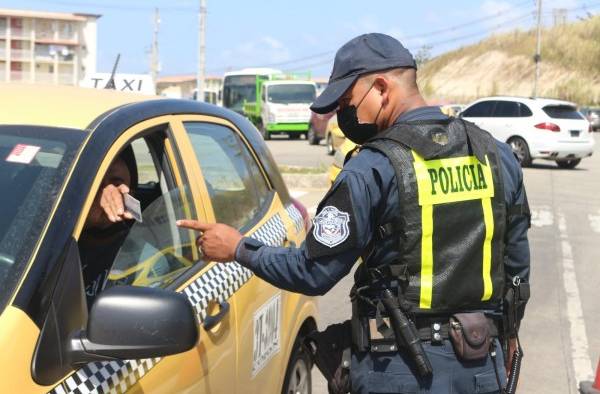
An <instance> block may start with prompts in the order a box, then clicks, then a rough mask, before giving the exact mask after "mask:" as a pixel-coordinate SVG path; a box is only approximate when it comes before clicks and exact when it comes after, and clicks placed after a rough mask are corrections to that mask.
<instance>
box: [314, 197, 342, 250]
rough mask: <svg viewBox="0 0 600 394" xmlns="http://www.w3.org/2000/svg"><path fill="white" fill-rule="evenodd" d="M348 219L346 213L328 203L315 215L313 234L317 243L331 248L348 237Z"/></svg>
mask: <svg viewBox="0 0 600 394" xmlns="http://www.w3.org/2000/svg"><path fill="white" fill-rule="evenodd" d="M349 221H350V215H349V214H348V213H346V212H342V211H340V210H339V209H337V208H336V207H334V206H331V205H328V206H326V207H324V208H323V209H322V210H321V212H319V214H318V215H317V216H315V218H314V220H313V224H314V228H313V235H314V237H315V239H316V240H317V241H318V242H319V243H321V244H323V245H325V246H327V247H330V248H333V247H335V246H337V245H339V244H341V243H342V242H344V241H345V240H346V239H348V236H349V235H350V230H349V228H348V222H349Z"/></svg>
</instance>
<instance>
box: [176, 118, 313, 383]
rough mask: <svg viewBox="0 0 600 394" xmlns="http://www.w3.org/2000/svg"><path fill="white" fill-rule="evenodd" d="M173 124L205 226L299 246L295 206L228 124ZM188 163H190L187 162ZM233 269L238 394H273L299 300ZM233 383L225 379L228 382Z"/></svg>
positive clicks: (215, 120) (192, 121) (187, 120)
mask: <svg viewBox="0 0 600 394" xmlns="http://www.w3.org/2000/svg"><path fill="white" fill-rule="evenodd" d="M179 120H180V121H181V122H180V123H179V124H178V125H175V126H174V128H175V129H179V130H181V131H182V133H185V134H186V136H187V141H188V143H189V144H190V149H191V150H192V151H193V152H194V153H195V154H193V155H189V156H186V157H187V158H188V159H189V160H190V164H191V165H192V166H194V167H195V168H196V170H195V171H196V173H197V176H195V177H194V178H196V179H198V180H202V182H204V187H203V186H202V185H199V188H200V189H201V190H203V197H204V198H203V201H202V205H203V206H204V207H205V209H206V210H207V211H208V210H210V211H211V212H212V213H207V217H210V218H211V219H210V220H209V221H210V222H215V221H216V222H218V223H225V224H229V225H231V226H233V227H235V228H237V229H239V230H240V232H242V233H243V234H246V235H250V236H252V237H253V238H255V239H258V240H260V241H262V242H263V243H265V244H267V245H271V246H290V245H294V244H298V243H299V242H301V240H302V239H303V236H304V227H303V221H302V217H301V215H300V213H299V212H298V211H297V210H296V208H295V207H293V205H290V206H287V207H286V206H284V205H283V204H282V201H281V199H280V196H279V194H278V193H277V191H276V190H275V189H274V187H273V185H271V183H270V181H269V177H268V175H267V174H266V173H265V171H264V169H263V168H262V166H261V165H260V161H259V160H258V158H257V157H256V153H255V152H254V150H253V149H252V146H251V145H250V143H249V142H248V141H247V139H246V138H245V137H244V135H243V133H241V132H240V130H239V129H238V128H237V127H236V126H235V125H234V124H232V123H230V122H228V121H226V120H223V119H220V118H215V117H209V116H201V115H186V116H180V117H179ZM192 162H193V163H192ZM223 265H225V266H227V267H229V268H228V269H230V270H231V271H232V272H234V276H233V278H232V279H233V280H235V281H236V287H235V295H234V298H235V302H236V305H237V307H238V308H237V311H236V321H237V352H238V358H237V378H236V379H232V381H235V382H236V384H237V391H238V392H257V393H258V392H262V393H277V392H280V391H281V387H282V383H283V378H284V373H285V369H286V366H287V363H288V358H289V354H290V350H291V347H292V345H293V341H294V339H295V335H296V332H297V330H298V329H299V325H300V324H301V323H302V322H298V320H299V319H298V315H300V313H299V312H300V311H299V310H295V309H290V308H288V307H287V306H288V305H294V306H297V307H299V306H300V305H302V303H301V302H299V300H300V298H301V297H302V296H301V295H298V294H292V293H289V292H285V291H282V290H279V289H277V288H275V287H273V286H271V285H270V284H268V283H267V282H265V281H263V280H261V279H259V278H258V277H256V276H254V275H253V274H252V272H251V271H249V270H248V269H246V268H243V267H241V266H240V265H239V264H237V263H226V264H223ZM230 379H231V377H230Z"/></svg>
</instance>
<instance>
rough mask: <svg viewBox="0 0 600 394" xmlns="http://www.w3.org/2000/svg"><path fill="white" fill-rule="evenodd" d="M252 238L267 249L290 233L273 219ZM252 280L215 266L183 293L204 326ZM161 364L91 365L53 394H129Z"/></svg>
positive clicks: (240, 270) (239, 270) (240, 271)
mask: <svg viewBox="0 0 600 394" xmlns="http://www.w3.org/2000/svg"><path fill="white" fill-rule="evenodd" d="M288 213H289V211H288ZM251 236H252V238H255V239H257V240H259V241H261V242H263V243H264V244H266V245H270V246H279V245H282V244H283V241H284V240H285V238H286V229H285V225H284V223H283V220H282V219H281V216H280V215H279V214H275V215H273V216H272V217H271V218H270V219H269V220H268V221H266V222H265V223H264V224H263V225H262V226H260V227H259V228H258V229H257V230H256V231H255V232H254V233H253V234H252V235H251ZM251 277H252V271H250V270H249V269H247V268H244V267H242V266H241V265H239V264H238V263H236V262H230V263H224V264H215V265H214V266H213V267H212V268H211V269H210V270H208V271H206V272H205V273H204V274H202V275H201V276H199V277H198V278H197V279H196V280H195V281H193V282H192V283H191V284H190V285H189V286H187V287H186V288H184V289H183V293H184V294H185V295H186V296H187V297H188V300H189V301H190V303H191V304H192V306H193V307H194V310H195V311H196V317H197V318H198V321H199V322H200V323H202V322H203V321H204V319H205V318H206V308H207V306H208V303H209V302H210V301H211V300H217V301H219V302H220V301H224V300H226V299H228V298H229V297H231V295H233V293H235V292H236V291H237V290H238V289H240V288H241V287H242V286H243V285H244V284H245V283H246V282H248V280H250V278H251ZM160 360H161V359H160V358H153V359H144V360H124V361H121V360H116V361H110V362H93V363H89V364H86V365H85V366H83V367H82V368H80V369H78V370H77V371H76V372H75V373H73V374H72V375H71V376H69V377H68V378H67V379H65V380H64V381H63V382H62V383H61V384H60V385H58V386H56V387H55V388H54V389H52V390H51V391H50V392H49V394H91V393H94V394H96V393H98V394H105V393H110V394H113V393H114V394H121V393H125V392H126V391H127V390H128V389H129V388H131V387H132V386H133V385H134V384H135V383H136V382H137V381H138V380H139V379H140V378H141V377H142V376H144V375H145V374H146V373H147V372H148V371H149V370H150V369H152V368H153V367H154V366H155V365H156V364H157V363H158V362H159V361H160Z"/></svg>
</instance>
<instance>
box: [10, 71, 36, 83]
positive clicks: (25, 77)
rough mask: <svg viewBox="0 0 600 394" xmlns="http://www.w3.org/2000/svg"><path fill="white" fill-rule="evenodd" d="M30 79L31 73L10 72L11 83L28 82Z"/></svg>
mask: <svg viewBox="0 0 600 394" xmlns="http://www.w3.org/2000/svg"><path fill="white" fill-rule="evenodd" d="M30 79H31V73H30V72H29V71H11V72H10V80H11V81H25V82H28V81H29V80H30Z"/></svg>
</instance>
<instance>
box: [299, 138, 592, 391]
mask: <svg viewBox="0 0 600 394" xmlns="http://www.w3.org/2000/svg"><path fill="white" fill-rule="evenodd" d="M597 139H598V141H599V142H600V138H598V135H597ZM524 174H525V185H526V187H527V192H528V195H529V201H530V204H531V207H532V212H533V225H532V228H531V231H530V233H529V239H530V246H531V254H532V275H531V280H532V299H531V301H530V303H529V305H528V308H527V314H526V318H525V321H524V323H523V327H522V330H521V341H522V343H523V346H524V349H525V358H524V361H523V369H522V373H521V383H520V390H519V391H520V392H523V393H548V394H552V393H556V394H564V393H572V394H574V393H577V390H576V387H577V382H578V381H580V380H582V379H591V378H592V375H593V373H594V371H595V368H596V363H597V362H598V359H599V358H600V335H596V333H597V330H598V327H600V302H599V300H600V144H599V145H598V146H597V149H596V152H595V154H594V156H593V157H591V158H589V159H586V160H583V162H582V163H581V164H580V166H579V167H578V168H577V169H576V170H561V169H558V168H557V167H556V166H555V165H554V163H547V164H546V163H545V162H540V163H539V164H537V163H536V165H535V166H534V167H532V168H527V169H525V170H524ZM324 192H325V190H323V191H300V190H296V191H293V193H294V194H295V195H296V196H298V197H299V199H300V200H301V201H302V202H303V203H304V204H305V205H306V206H307V207H308V208H309V209H310V208H312V209H313V213H314V209H315V208H316V204H317V203H318V201H319V200H320V198H321V196H322V195H323V194H324ZM351 284H352V277H351V276H348V277H346V278H344V279H343V280H342V281H341V282H340V283H339V284H338V285H337V286H336V287H335V288H334V289H333V290H332V291H330V292H329V293H328V294H327V295H326V296H324V297H322V298H320V299H319V305H320V307H321V318H320V322H319V324H320V327H325V326H327V325H328V324H330V323H335V322H340V321H343V320H345V319H347V318H348V316H350V304H349V302H348V291H349V289H350V286H351ZM315 371H316V369H315V370H314V371H313V380H314V384H313V387H314V393H317V394H321V393H326V392H327V390H326V385H325V383H324V381H323V379H322V378H321V377H320V375H319V374H318V372H315Z"/></svg>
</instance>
